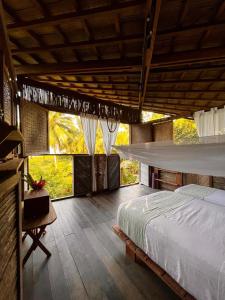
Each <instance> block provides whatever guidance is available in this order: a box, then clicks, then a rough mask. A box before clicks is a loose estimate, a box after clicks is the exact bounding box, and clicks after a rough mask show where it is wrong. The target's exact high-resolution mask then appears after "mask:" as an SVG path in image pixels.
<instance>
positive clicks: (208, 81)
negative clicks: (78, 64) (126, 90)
mask: <svg viewBox="0 0 225 300" xmlns="http://www.w3.org/2000/svg"><path fill="white" fill-rule="evenodd" d="M112 75H114V74H112ZM118 75H121V73H119V74H117V76H118ZM95 76H96V77H98V76H97V75H95ZM100 76H102V75H100ZM33 79H34V80H38V81H42V82H55V83H64V82H65V83H74V84H103V85H112V86H117V85H138V84H139V82H138V81H136V82H135V81H118V80H115V81H111V80H109V81H96V80H80V79H77V80H69V79H65V78H64V79H54V78H51V77H50V78H46V79H43V78H39V77H34V78H33ZM111 79H112V78H111ZM179 83H181V84H191V83H197V84H199V83H200V84H201V83H203V84H213V83H218V84H221V83H225V79H198V78H197V79H181V80H178V79H172V80H171V79H169V80H166V79H165V80H164V81H160V80H158V81H157V80H151V79H150V80H149V82H148V86H155V85H167V84H179Z"/></svg>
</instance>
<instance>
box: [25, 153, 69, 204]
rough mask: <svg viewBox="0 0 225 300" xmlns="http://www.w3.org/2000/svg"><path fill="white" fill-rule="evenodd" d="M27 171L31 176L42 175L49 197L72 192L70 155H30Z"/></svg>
mask: <svg viewBox="0 0 225 300" xmlns="http://www.w3.org/2000/svg"><path fill="white" fill-rule="evenodd" d="M29 172H30V174H31V175H32V177H33V178H40V177H41V176H42V178H43V179H45V180H46V186H45V189H46V190H47V191H48V192H49V194H50V198H51V199H54V198H60V197H66V196H70V195H72V194H73V187H72V178H73V176H72V174H73V171H72V157H71V156H67V155H62V156H59V155H44V156H30V157H29Z"/></svg>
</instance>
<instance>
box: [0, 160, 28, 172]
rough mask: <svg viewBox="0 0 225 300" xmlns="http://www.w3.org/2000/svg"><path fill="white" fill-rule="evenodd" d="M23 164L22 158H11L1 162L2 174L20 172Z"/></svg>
mask: <svg viewBox="0 0 225 300" xmlns="http://www.w3.org/2000/svg"><path fill="white" fill-rule="evenodd" d="M22 164H23V159H22V158H14V159H9V160H7V161H6V162H3V163H1V164H0V175H3V174H4V175H5V174H6V173H12V172H13V173H18V171H19V169H20V167H21V166H22Z"/></svg>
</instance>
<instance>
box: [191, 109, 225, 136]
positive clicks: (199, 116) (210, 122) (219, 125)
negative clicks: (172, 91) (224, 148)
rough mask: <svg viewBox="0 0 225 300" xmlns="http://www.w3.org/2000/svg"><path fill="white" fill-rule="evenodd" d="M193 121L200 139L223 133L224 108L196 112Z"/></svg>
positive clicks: (224, 123) (224, 122)
mask: <svg viewBox="0 0 225 300" xmlns="http://www.w3.org/2000/svg"><path fill="white" fill-rule="evenodd" d="M194 120H195V123H196V126H197V131H198V135H199V136H200V137H203V136H212V135H219V134H224V133H225V108H221V109H217V108H212V109H211V110H210V111H206V112H205V111H203V110H201V111H198V112H196V113H194Z"/></svg>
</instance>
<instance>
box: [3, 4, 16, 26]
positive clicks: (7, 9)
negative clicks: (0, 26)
mask: <svg viewBox="0 0 225 300" xmlns="http://www.w3.org/2000/svg"><path fill="white" fill-rule="evenodd" d="M3 8H4V10H5V12H6V13H7V14H8V15H9V16H10V17H11V18H12V19H13V20H14V21H15V22H20V18H19V17H18V16H17V14H16V12H15V11H14V10H13V9H12V7H11V6H10V5H9V3H7V1H4V2H3Z"/></svg>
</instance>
